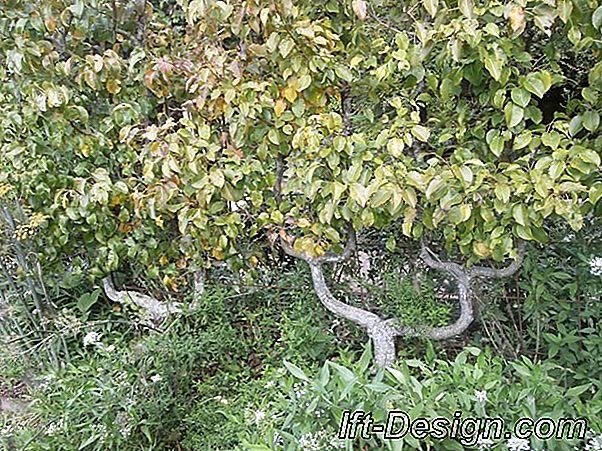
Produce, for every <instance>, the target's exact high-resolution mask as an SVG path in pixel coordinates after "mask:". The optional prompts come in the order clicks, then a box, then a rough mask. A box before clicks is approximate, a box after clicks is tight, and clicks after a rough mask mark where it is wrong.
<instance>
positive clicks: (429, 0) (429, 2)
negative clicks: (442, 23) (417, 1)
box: [422, 0, 439, 17]
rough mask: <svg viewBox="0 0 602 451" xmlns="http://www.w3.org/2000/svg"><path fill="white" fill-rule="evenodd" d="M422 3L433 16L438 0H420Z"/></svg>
mask: <svg viewBox="0 0 602 451" xmlns="http://www.w3.org/2000/svg"><path fill="white" fill-rule="evenodd" d="M422 5H423V6H424V9H426V12H427V13H429V14H430V16H431V17H435V15H436V14H437V9H438V7H439V0H422Z"/></svg>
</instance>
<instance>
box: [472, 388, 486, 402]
mask: <svg viewBox="0 0 602 451" xmlns="http://www.w3.org/2000/svg"><path fill="white" fill-rule="evenodd" d="M474 396H475V398H477V401H479V402H485V401H487V392H486V391H485V390H475V392H474Z"/></svg>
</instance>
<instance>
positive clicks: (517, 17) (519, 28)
mask: <svg viewBox="0 0 602 451" xmlns="http://www.w3.org/2000/svg"><path fill="white" fill-rule="evenodd" d="M507 19H508V23H509V24H510V30H511V31H512V37H513V38H516V37H517V36H520V35H521V33H522V32H523V31H525V11H524V10H523V8H521V7H520V6H518V5H514V6H513V7H512V9H510V12H509V13H508V14H507Z"/></svg>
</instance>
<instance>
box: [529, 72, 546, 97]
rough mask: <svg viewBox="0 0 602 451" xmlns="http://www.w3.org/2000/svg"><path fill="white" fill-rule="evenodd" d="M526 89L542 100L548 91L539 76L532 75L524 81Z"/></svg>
mask: <svg viewBox="0 0 602 451" xmlns="http://www.w3.org/2000/svg"><path fill="white" fill-rule="evenodd" d="M524 86H525V89H526V90H527V91H529V92H531V93H533V94H535V95H536V96H537V97H539V98H540V99H541V98H542V97H543V96H544V94H545V93H546V91H547V89H546V87H545V84H544V82H543V81H542V79H541V78H540V75H539V74H530V75H528V76H527V78H525V81H524Z"/></svg>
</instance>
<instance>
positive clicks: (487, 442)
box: [477, 437, 494, 451]
mask: <svg viewBox="0 0 602 451" xmlns="http://www.w3.org/2000/svg"><path fill="white" fill-rule="evenodd" d="M493 445H494V443H493V440H491V439H490V438H482V437H479V439H478V440H477V446H478V447H479V451H484V450H486V449H491V447H492V446H493Z"/></svg>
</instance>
